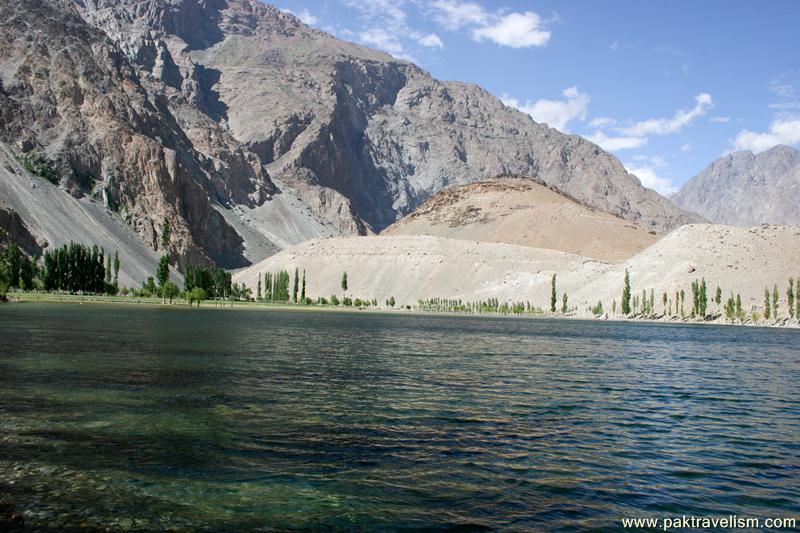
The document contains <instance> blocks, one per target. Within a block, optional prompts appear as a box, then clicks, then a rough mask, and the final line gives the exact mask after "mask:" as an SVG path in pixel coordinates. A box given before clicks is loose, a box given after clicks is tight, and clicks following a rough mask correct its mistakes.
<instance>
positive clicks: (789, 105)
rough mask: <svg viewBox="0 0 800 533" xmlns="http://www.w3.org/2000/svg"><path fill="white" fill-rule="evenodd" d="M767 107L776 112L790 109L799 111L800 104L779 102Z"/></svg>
mask: <svg viewBox="0 0 800 533" xmlns="http://www.w3.org/2000/svg"><path fill="white" fill-rule="evenodd" d="M767 107H769V108H770V109H777V110H778V111H789V110H790V109H800V102H780V103H778V104H769V105H767Z"/></svg>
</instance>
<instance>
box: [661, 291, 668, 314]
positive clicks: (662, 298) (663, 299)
mask: <svg viewBox="0 0 800 533" xmlns="http://www.w3.org/2000/svg"><path fill="white" fill-rule="evenodd" d="M668 301H669V296H667V293H666V292H665V293H664V294H662V295H661V302H662V303H663V304H664V315H666V314H667V302H668Z"/></svg>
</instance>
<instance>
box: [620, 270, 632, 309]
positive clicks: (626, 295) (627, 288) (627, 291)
mask: <svg viewBox="0 0 800 533" xmlns="http://www.w3.org/2000/svg"><path fill="white" fill-rule="evenodd" d="M630 312H631V276H630V274H629V273H628V269H627V268H626V269H625V285H624V286H623V288H622V314H623V315H629V314H630Z"/></svg>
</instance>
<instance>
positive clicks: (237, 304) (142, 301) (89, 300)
mask: <svg viewBox="0 0 800 533" xmlns="http://www.w3.org/2000/svg"><path fill="white" fill-rule="evenodd" d="M7 296H8V299H9V301H10V302H18V303H24V302H42V303H64V304H115V305H144V306H150V307H164V308H175V309H186V308H187V307H189V304H188V303H187V302H186V301H185V300H182V299H175V300H173V301H172V303H170V302H164V301H163V300H162V299H161V298H157V297H138V296H120V295H117V296H109V295H97V294H85V295H81V294H58V293H41V292H22V291H14V292H9V293H8V295H7ZM191 307H192V308H193V309H198V305H197V303H194V304H193V305H192V306H191ZM199 308H200V309H233V310H236V309H251V310H252V309H261V310H281V311H316V312H331V313H348V312H349V313H364V312H368V313H389V314H395V313H403V314H414V315H431V314H435V315H444V316H472V317H480V316H482V317H505V318H522V319H525V318H532V319H536V318H546V319H551V320H552V319H555V320H604V321H618V322H629V321H635V322H652V323H657V324H694V325H717V326H751V327H753V326H754V327H772V328H775V327H779V328H795V329H796V328H800V322H799V321H798V320H797V319H788V318H786V319H781V320H779V321H778V322H771V323H767V322H764V321H759V322H758V323H754V322H752V321H751V320H750V321H746V322H744V323H741V322H738V323H731V322H727V321H725V320H722V319H721V317H717V318H714V317H707V319H706V320H697V319H694V318H691V317H685V318H681V317H675V316H673V317H666V316H661V317H640V316H639V317H624V316H608V317H596V316H592V315H591V314H577V313H569V314H566V315H563V314H559V313H556V314H550V313H545V314H525V315H515V314H502V313H480V314H474V313H460V312H454V311H423V310H420V309H418V308H417V307H416V306H415V307H412V308H411V309H408V308H406V307H405V306H397V307H394V308H390V307H381V306H378V307H372V306H370V307H355V306H343V305H338V306H335V305H330V304H329V305H319V304H310V305H304V304H292V303H286V302H265V301H241V300H204V301H203V302H202V303H201V304H200V306H199Z"/></svg>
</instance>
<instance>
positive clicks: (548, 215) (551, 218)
mask: <svg viewBox="0 0 800 533" xmlns="http://www.w3.org/2000/svg"><path fill="white" fill-rule="evenodd" d="M381 235H436V236H439V237H448V238H451V239H466V240H474V241H481V242H504V243H508V244H519V245H521V246H531V247H533V248H548V249H551V250H559V251H562V252H568V253H572V254H577V255H582V256H585V257H591V258H594V259H600V260H603V261H622V260H625V259H627V258H629V257H631V256H633V255H635V254H636V253H638V252H640V251H642V250H644V249H645V248H647V247H648V246H650V245H651V244H653V243H654V242H655V241H656V240H658V235H656V234H655V233H654V232H652V231H647V230H645V229H643V228H640V227H639V226H637V225H635V224H633V223H631V222H628V221H626V220H624V219H622V218H619V217H616V216H614V215H610V214H609V213H606V212H604V211H600V210H598V209H594V208H591V207H589V206H587V205H585V204H582V203H580V202H578V201H577V200H575V199H573V198H570V197H568V196H566V195H564V194H561V193H560V192H559V191H557V190H555V189H553V188H550V187H547V186H546V185H544V184H543V183H541V182H536V181H535V180H531V179H519V178H513V177H503V178H495V179H492V180H488V181H481V182H478V183H473V184H470V185H462V186H458V187H450V188H448V189H444V190H442V191H439V192H438V193H436V194H434V195H433V196H431V197H430V198H428V199H427V200H426V201H425V203H423V204H422V205H421V206H420V207H418V208H417V209H416V210H415V211H414V212H413V213H411V214H410V215H407V216H405V217H404V218H402V219H400V220H399V221H398V222H395V223H394V224H392V225H391V226H389V227H388V228H386V229H385V230H383V231H382V232H381Z"/></svg>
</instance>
